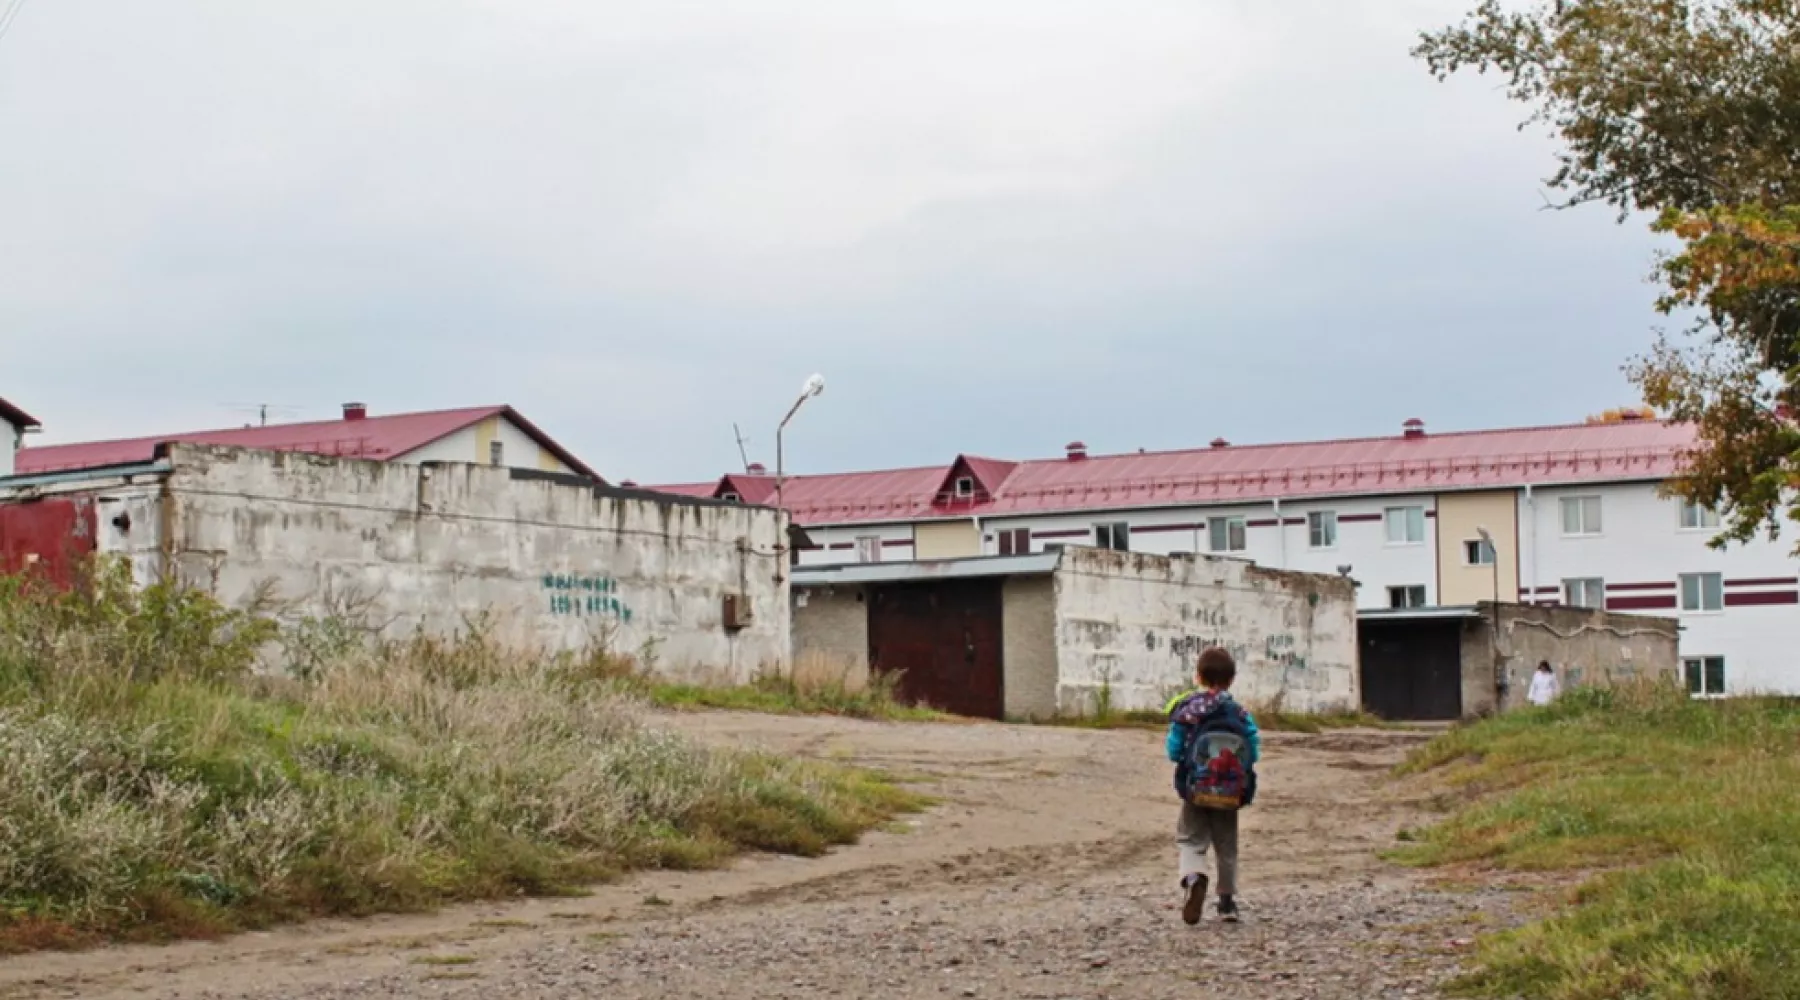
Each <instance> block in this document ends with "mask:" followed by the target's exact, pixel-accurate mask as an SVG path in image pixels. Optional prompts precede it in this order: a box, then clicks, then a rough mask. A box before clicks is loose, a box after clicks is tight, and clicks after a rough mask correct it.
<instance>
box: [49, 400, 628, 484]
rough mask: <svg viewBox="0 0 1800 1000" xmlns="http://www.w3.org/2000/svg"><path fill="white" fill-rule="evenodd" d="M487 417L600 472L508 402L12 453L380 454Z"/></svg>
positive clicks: (69, 456)
mask: <svg viewBox="0 0 1800 1000" xmlns="http://www.w3.org/2000/svg"><path fill="white" fill-rule="evenodd" d="M494 416H502V417H505V418H507V419H508V420H510V421H512V422H513V424H515V425H516V426H517V427H518V428H519V429H520V430H521V431H524V432H525V433H526V434H528V435H530V437H531V438H532V440H534V441H536V442H537V443H538V444H539V445H541V446H542V447H543V448H545V449H546V450H548V451H549V452H550V453H551V454H553V455H555V456H556V457H557V458H558V459H561V460H562V462H563V464H565V465H567V466H568V467H569V468H571V469H574V470H575V471H576V472H578V473H580V474H582V475H585V476H593V477H594V478H596V479H598V478H599V476H598V475H597V474H596V473H595V472H594V470H593V469H591V468H589V467H588V466H587V465H586V464H584V463H583V462H582V461H581V460H580V459H578V458H576V457H575V456H574V455H573V454H571V453H570V452H569V451H568V450H567V449H565V448H563V447H562V446H561V445H559V444H557V443H556V441H554V440H553V439H552V438H551V437H550V435H548V434H545V433H544V432H543V431H542V430H539V429H538V427H537V425H535V424H533V423H532V422H531V421H529V420H526V419H525V418H524V417H522V416H520V415H519V413H518V412H517V411H515V410H514V409H513V408H512V407H510V406H476V407H468V408H465V409H460V410H434V411H430V412H426V413H395V414H390V415H386V416H369V417H363V418H362V419H360V420H344V419H338V420H320V421H314V422H310V423H300V424H270V425H268V426H264V427H234V428H225V429H220V430H211V431H188V432H183V433H177V434H162V435H156V436H152V437H139V438H128V439H125V440H119V441H89V442H83V443H80V444H63V445H49V446H45V447H38V448H24V449H21V450H20V451H19V452H18V455H17V459H16V461H15V462H14V470H15V471H16V472H17V473H18V474H20V475H25V474H30V473H42V472H62V471H70V470H76V469H95V468H101V467H104V466H109V465H129V464H132V463H136V462H148V461H150V460H151V459H152V458H154V457H155V453H156V446H157V445H159V444H162V443H163V442H165V441H182V442H187V443H191V444H213V445H229V446H236V447H240V448H261V449H265V450H268V451H300V452H308V453H311V454H316V455H337V456H341V457H345V458H369V459H382V460H386V459H392V458H397V457H399V456H401V455H404V454H406V453H407V452H411V451H416V450H418V449H419V448H422V447H424V446H425V445H428V444H430V443H431V442H433V441H436V440H438V439H439V438H442V437H445V436H447V435H450V434H454V433H456V432H457V431H460V430H462V429H463V428H465V427H469V426H471V425H473V424H476V423H480V422H481V421H483V420H486V419H487V418H489V417H494Z"/></svg>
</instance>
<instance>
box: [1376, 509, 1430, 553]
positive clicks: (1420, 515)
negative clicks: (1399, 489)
mask: <svg viewBox="0 0 1800 1000" xmlns="http://www.w3.org/2000/svg"><path fill="white" fill-rule="evenodd" d="M1382 517H1383V520H1385V521H1386V522H1387V540H1388V544H1389V545H1423V544H1425V508H1423V507H1389V508H1388V509H1387V510H1386V511H1384V512H1383V513H1382Z"/></svg>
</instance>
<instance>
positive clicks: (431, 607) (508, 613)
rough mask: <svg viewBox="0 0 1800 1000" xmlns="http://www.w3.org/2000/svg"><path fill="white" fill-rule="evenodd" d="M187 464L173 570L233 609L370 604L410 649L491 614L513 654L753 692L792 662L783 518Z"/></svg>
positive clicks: (180, 467)
mask: <svg viewBox="0 0 1800 1000" xmlns="http://www.w3.org/2000/svg"><path fill="white" fill-rule="evenodd" d="M171 457H172V459H173V464H174V469H173V471H172V472H171V473H170V474H169V478H168V481H167V486H166V489H167V496H168V501H167V503H168V510H167V516H168V518H169V520H168V526H169V532H168V537H167V543H168V546H169V552H170V557H171V559H172V561H173V565H174V566H175V568H176V569H177V571H178V572H179V573H180V574H181V576H182V577H183V578H184V579H186V580H188V581H190V582H194V583H198V584H200V585H203V586H209V587H212V588H213V589H215V591H216V592H217V593H218V595H219V596H220V597H221V598H222V599H224V600H226V601H243V600H245V599H247V598H248V597H249V596H250V595H252V594H254V593H256V592H257V590H258V588H259V587H262V586H264V585H273V586H274V587H275V589H276V591H277V592H278V593H279V594H280V595H281V596H282V597H283V598H285V599H288V600H293V601H295V602H297V605H298V607H299V608H300V609H302V610H304V611H310V612H311V613H315V614H319V613H324V612H327V611H331V610H334V609H336V608H341V607H342V606H343V605H344V604H346V603H349V604H358V603H360V602H366V604H367V606H366V608H365V609H364V612H365V614H366V617H367V618H368V620H369V621H371V622H372V623H375V624H380V625H384V626H386V631H387V633H388V634H389V635H395V636H398V635H404V634H407V633H410V632H411V631H412V630H413V629H414V628H416V627H423V628H425V629H426V630H428V631H431V632H437V633H448V632H451V631H454V630H457V629H460V628H463V627H464V626H465V623H466V621H467V620H469V619H471V618H474V617H476V616H482V615H486V616H487V617H488V618H489V620H490V622H491V624H492V627H493V628H494V630H495V633H496V635H497V636H498V637H499V638H500V639H501V640H502V641H505V642H508V643H511V644H519V645H525V644H530V645H534V646H542V647H547V648H554V649H576V648H581V647H584V646H586V645H588V644H590V643H593V642H607V643H610V644H611V646H612V647H613V648H614V649H616V650H619V651H621V652H628V653H639V652H650V653H653V655H654V658H655V661H656V663H657V664H658V665H659V666H661V667H663V668H666V669H669V670H672V671H677V672H679V671H681V670H684V669H692V670H704V671H706V672H708V673H709V674H711V675H714V676H717V675H719V674H721V673H723V674H726V675H728V676H730V677H732V678H733V679H736V680H740V681H742V680H748V679H749V678H750V677H751V675H752V674H753V673H754V672H755V671H756V670H757V669H758V668H759V667H762V666H765V665H766V666H770V667H774V668H778V669H784V668H785V667H786V665H787V663H788V655H789V649H788V634H789V633H788V627H789V615H790V610H789V607H788V584H787V574H786V573H785V572H784V570H785V566H784V565H783V560H782V558H781V556H780V550H779V548H778V544H779V541H780V539H781V535H782V532H783V525H784V523H785V521H784V519H783V518H782V516H781V515H779V514H778V513H777V512H775V511H772V510H768V509H764V508H752V507H743V506H738V505H732V504H713V503H707V502H691V501H684V500H682V499H680V498H676V497H666V498H657V499H649V498H641V497H638V496H634V495H621V494H619V493H618V492H616V491H610V490H596V489H595V488H593V487H591V486H584V485H576V484H571V483H569V482H567V481H549V480H530V479H524V480H515V479H513V478H512V476H511V473H510V472H509V470H506V469H497V468H491V467H487V466H477V465H441V466H432V467H423V468H422V467H418V466H412V465H404V464H398V463H391V462H369V461H346V460H341V459H333V458H326V457H321V456H312V455H301V454H294V453H287V454H280V453H272V452H255V451H246V450H239V449H219V448H208V447H203V446H190V445H183V446H178V447H177V448H175V449H174V451H173V452H172V455H171ZM728 592H738V593H743V594H745V595H747V597H748V599H749V601H750V604H751V607H752V610H753V614H754V622H753V623H752V624H751V626H750V627H749V628H746V629H744V630H742V631H740V632H737V633H732V632H728V631H726V630H725V629H724V628H723V626H722V599H723V597H724V595H725V594H726V593H728Z"/></svg>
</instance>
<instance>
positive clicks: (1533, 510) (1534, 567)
mask: <svg viewBox="0 0 1800 1000" xmlns="http://www.w3.org/2000/svg"><path fill="white" fill-rule="evenodd" d="M1525 514H1526V516H1527V517H1529V518H1531V572H1529V573H1527V572H1525V571H1524V570H1523V569H1521V570H1520V571H1519V591H1520V593H1519V597H1520V600H1521V601H1522V600H1523V599H1524V596H1525V594H1526V593H1529V594H1530V595H1531V603H1532V604H1536V603H1537V573H1538V553H1537V522H1538V518H1537V498H1536V497H1534V496H1532V495H1531V484H1530V483H1526V484H1525Z"/></svg>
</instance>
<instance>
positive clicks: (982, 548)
mask: <svg viewBox="0 0 1800 1000" xmlns="http://www.w3.org/2000/svg"><path fill="white" fill-rule="evenodd" d="M969 523H970V524H973V525H974V526H975V554H976V555H978V556H985V555H987V542H984V541H982V539H981V515H980V514H970V515H969ZM918 555H919V554H918V553H917V552H915V553H913V558H915V559H917V558H918Z"/></svg>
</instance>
